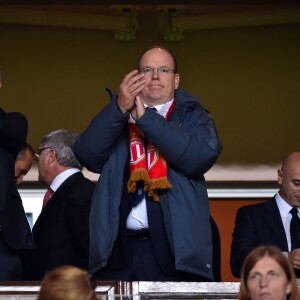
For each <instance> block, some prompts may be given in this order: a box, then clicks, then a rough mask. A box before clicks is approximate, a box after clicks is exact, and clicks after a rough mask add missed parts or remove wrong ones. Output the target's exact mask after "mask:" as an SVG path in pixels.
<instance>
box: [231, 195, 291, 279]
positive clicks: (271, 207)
mask: <svg viewBox="0 0 300 300" xmlns="http://www.w3.org/2000/svg"><path fill="white" fill-rule="evenodd" d="M261 245H274V246H277V247H278V248H280V249H281V251H283V252H285V251H286V252H288V251H289V250H288V243H287V238H286V234H285V231H284V227H283V224H282V220H281V216H280V212H279V208H278V206H277V203H276V200H275V197H273V198H272V199H271V200H269V201H267V202H265V203H260V204H255V205H249V206H244V207H241V208H240V209H239V210H238V212H237V215H236V220H235V228H234V232H233V240H232V245H231V258H230V266H231V272H232V274H233V275H234V276H236V277H239V276H240V273H241V269H242V265H243V262H244V260H245V258H246V256H247V255H248V254H249V253H250V252H251V251H252V250H253V249H254V248H256V247H257V246H261Z"/></svg>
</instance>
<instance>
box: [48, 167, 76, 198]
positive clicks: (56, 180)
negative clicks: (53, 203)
mask: <svg viewBox="0 0 300 300" xmlns="http://www.w3.org/2000/svg"><path fill="white" fill-rule="evenodd" d="M78 172H80V170H79V169H77V168H71V169H68V170H66V171H63V172H61V173H60V174H59V175H57V176H56V177H55V178H54V179H53V181H52V183H51V184H50V188H51V190H52V191H53V193H54V192H56V191H57V189H58V188H59V187H60V186H61V185H62V184H63V183H64V181H65V180H66V179H68V178H69V177H70V176H72V175H73V174H75V173H78Z"/></svg>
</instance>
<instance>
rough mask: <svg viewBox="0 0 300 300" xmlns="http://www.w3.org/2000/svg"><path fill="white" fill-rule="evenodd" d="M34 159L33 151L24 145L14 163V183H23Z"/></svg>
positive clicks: (29, 146) (27, 145)
mask: <svg viewBox="0 0 300 300" xmlns="http://www.w3.org/2000/svg"><path fill="white" fill-rule="evenodd" d="M33 159H34V150H33V148H32V147H31V145H29V144H27V143H26V144H25V145H24V146H23V147H22V148H21V150H20V151H19V154H18V156H17V158H16V161H15V175H14V177H15V183H16V184H17V185H20V184H21V183H22V181H23V178H24V176H25V175H26V174H27V173H28V172H29V170H30V169H31V167H32V163H33Z"/></svg>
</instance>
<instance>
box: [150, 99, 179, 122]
mask: <svg viewBox="0 0 300 300" xmlns="http://www.w3.org/2000/svg"><path fill="white" fill-rule="evenodd" d="M173 101H174V98H173V99H171V100H170V101H168V102H166V103H163V104H159V105H155V106H151V107H155V108H156V109H157V112H158V113H159V114H160V115H161V116H163V117H164V118H165V117H166V115H167V113H168V111H169V108H170V106H171V105H172V103H173ZM146 107H149V105H147V104H145V108H146Z"/></svg>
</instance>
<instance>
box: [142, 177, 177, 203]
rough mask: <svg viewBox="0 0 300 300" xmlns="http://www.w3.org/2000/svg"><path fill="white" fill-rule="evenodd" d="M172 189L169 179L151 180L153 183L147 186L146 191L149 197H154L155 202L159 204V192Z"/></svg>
mask: <svg viewBox="0 0 300 300" xmlns="http://www.w3.org/2000/svg"><path fill="white" fill-rule="evenodd" d="M170 188H172V184H171V183H170V182H169V180H168V178H167V177H164V178H156V179H151V182H150V183H148V184H145V188H144V190H145V191H148V196H150V197H153V200H154V201H156V202H159V190H167V189H170Z"/></svg>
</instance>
